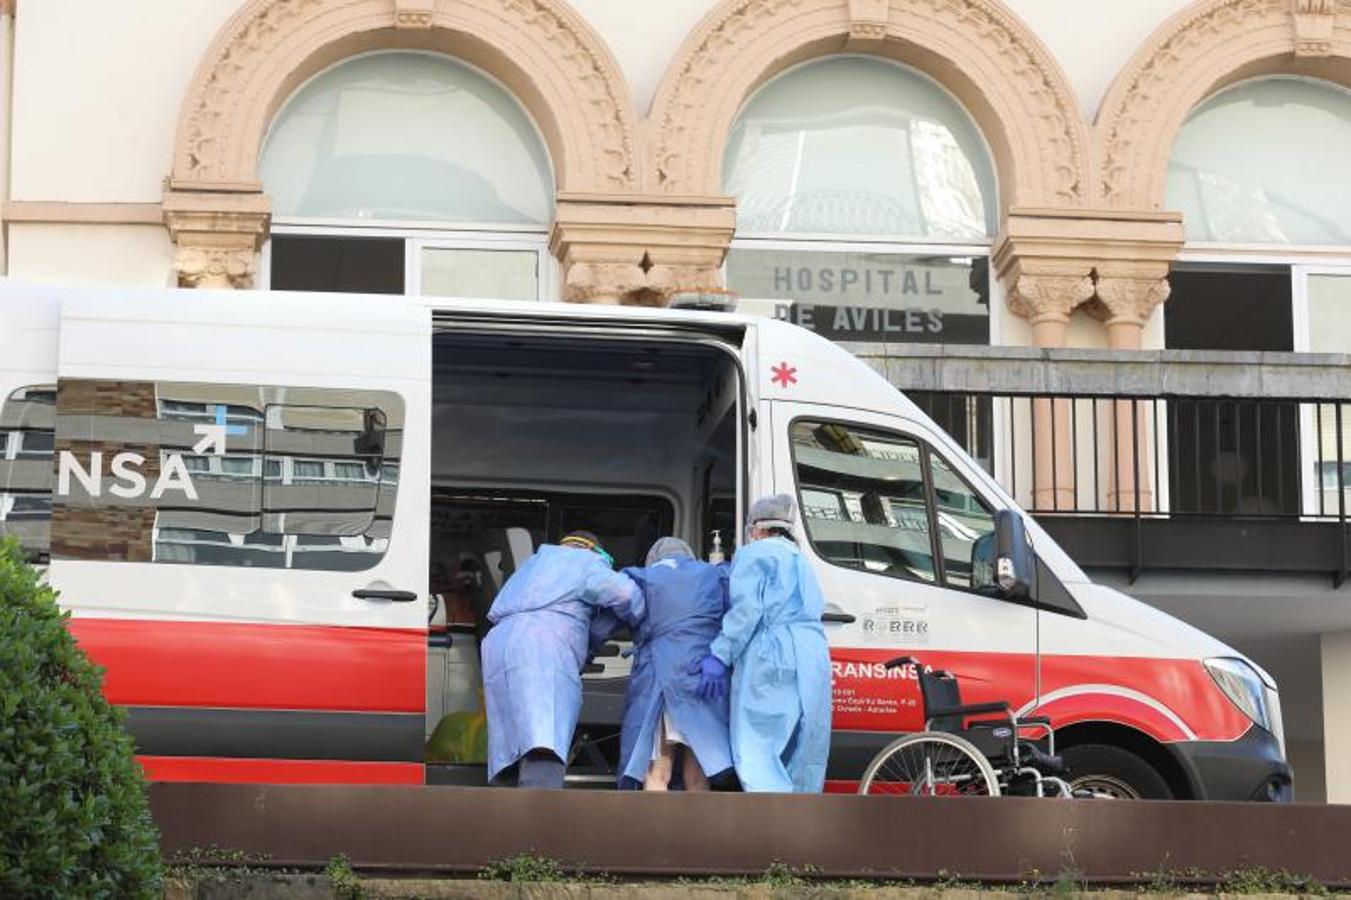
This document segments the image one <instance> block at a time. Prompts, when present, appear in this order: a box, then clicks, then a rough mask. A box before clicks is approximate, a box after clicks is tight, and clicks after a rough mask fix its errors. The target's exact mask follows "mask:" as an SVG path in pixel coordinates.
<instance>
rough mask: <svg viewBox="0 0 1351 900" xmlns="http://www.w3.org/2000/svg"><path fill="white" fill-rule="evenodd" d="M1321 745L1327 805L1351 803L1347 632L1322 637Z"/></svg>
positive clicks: (1350, 644) (1350, 637)
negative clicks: (1324, 750)
mask: <svg viewBox="0 0 1351 900" xmlns="http://www.w3.org/2000/svg"><path fill="white" fill-rule="evenodd" d="M1322 651H1323V652H1322V656H1323V742H1324V744H1325V745H1326V746H1328V747H1334V748H1337V751H1338V752H1334V753H1329V754H1327V759H1326V760H1325V761H1324V771H1325V772H1326V775H1327V798H1328V802H1329V803H1351V753H1347V752H1346V750H1345V748H1347V747H1351V716H1349V715H1347V711H1348V710H1351V631H1340V632H1336V633H1333V634H1325V635H1323V647H1322Z"/></svg>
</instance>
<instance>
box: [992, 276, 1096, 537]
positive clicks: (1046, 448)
mask: <svg viewBox="0 0 1351 900" xmlns="http://www.w3.org/2000/svg"><path fill="white" fill-rule="evenodd" d="M1027 268H1028V267H1026V266H1022V265H1020V266H1018V268H1017V273H1016V276H1015V277H1014V278H1013V279H1012V280H1011V283H1010V285H1009V291H1008V304H1009V308H1010V309H1011V310H1012V311H1013V312H1015V313H1017V314H1018V315H1020V316H1022V317H1023V318H1025V319H1027V320H1028V322H1030V323H1031V325H1032V343H1033V344H1034V345H1035V346H1037V347H1046V348H1054V347H1064V346H1065V334H1066V331H1067V329H1068V328H1069V321H1070V314H1071V313H1072V312H1073V311H1074V309H1075V308H1076V307H1077V306H1079V305H1080V304H1081V303H1083V302H1085V301H1086V300H1088V299H1089V298H1090V297H1092V296H1093V279H1092V278H1091V277H1090V276H1089V270H1088V267H1087V266H1085V265H1082V264H1080V263H1064V264H1058V265H1050V264H1044V265H1040V266H1037V267H1036V268H1034V269H1032V270H1031V271H1026V269H1027ZM1070 403H1071V401H1070V400H1065V399H1061V400H1045V399H1038V400H1033V401H1032V444H1031V446H1030V447H1029V448H1028V449H1029V451H1031V452H1033V458H1032V509H1033V510H1034V511H1036V512H1056V511H1062V510H1063V511H1065V512H1070V511H1072V510H1073V509H1074V508H1075V484H1076V478H1075V475H1076V473H1075V471H1074V451H1073V441H1074V439H1075V437H1074V434H1073V433H1072V429H1071V423H1072V422H1073V420H1074V416H1073V412H1072V410H1071V408H1070Z"/></svg>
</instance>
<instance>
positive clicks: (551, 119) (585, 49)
mask: <svg viewBox="0 0 1351 900" xmlns="http://www.w3.org/2000/svg"><path fill="white" fill-rule="evenodd" d="M377 49H379V50H383V49H421V50H433V51H438V52H442V53H446V54H447V55H450V56H454V57H456V58H458V59H461V60H463V61H465V62H467V63H470V64H472V65H475V66H478V67H479V68H481V69H483V70H484V71H486V72H488V73H489V74H491V75H493V76H494V77H495V78H497V79H498V80H499V81H501V82H502V83H503V84H505V85H506V86H507V88H508V89H509V90H510V91H512V93H513V94H515V96H516V97H517V99H518V100H520V102H521V103H522V104H523V105H524V106H525V108H526V109H527V111H528V112H529V113H530V115H531V117H532V118H533V119H534V121H535V123H536V125H537V126H538V127H539V129H540V131H541V133H542V134H543V137H544V140H545V143H546V144H547V145H548V147H549V151H550V154H551V155H552V157H553V164H554V169H555V172H554V174H555V180H556V182H557V184H558V188H559V190H560V191H626V190H632V188H633V186H634V185H635V184H636V180H637V174H638V147H637V138H636V134H637V125H636V116H635V114H634V111H633V108H632V100H631V97H630V94H629V90H628V88H627V86H626V85H625V83H624V79H623V77H622V76H621V74H620V72H619V67H618V65H617V64H616V63H615V61H614V58H613V57H612V56H611V54H610V52H609V50H608V49H607V48H606V47H605V45H604V44H603V43H602V41H601V39H600V38H599V37H598V36H597V35H596V34H595V33H594V32H593V31H592V30H591V28H590V26H589V25H587V24H586V23H585V22H584V21H583V20H582V18H581V17H580V16H578V15H577V14H576V13H575V12H573V11H572V9H571V8H570V7H569V6H568V5H567V4H566V2H564V0H500V2H495V3H461V2H451V0H249V2H248V3H246V4H245V5H244V7H243V8H242V9H240V10H239V12H237V13H236V14H235V15H234V17H233V18H231V19H230V21H229V22H227V23H226V25H225V26H224V27H223V28H222V29H221V31H220V32H219V33H218V34H217V36H216V40H215V42H214V43H213V44H212V45H211V48H210V49H209V50H208V51H207V54H206V56H205V57H204V58H203V60H202V63H201V65H200V66H199V67H198V70H197V73H196V75H195V77H194V78H193V81H192V84H191V86H190V87H189V89H188V92H187V96H186V97H185V99H184V101H183V106H182V108H181V110H180V113H179V122H178V129H177V135H176V138H175V147H174V155H173V172H172V175H171V187H173V188H175V189H183V190H189V191H203V190H205V191H211V190H224V191H245V192H247V191H258V190H260V186H259V185H258V182H257V174H256V169H257V163H258V154H259V149H260V147H261V144H262V141H263V138H264V136H265V134H266V131H267V128H268V126H269V124H270V123H271V121H272V118H273V116H274V115H275V114H276V112H277V110H278V108H279V107H280V106H281V104H282V103H283V102H285V100H286V99H287V98H288V97H289V96H290V95H291V94H292V93H293V92H294V90H295V89H296V88H297V87H298V86H299V85H300V84H301V83H303V82H304V81H305V80H306V79H307V78H309V77H310V76H312V75H314V74H315V73H316V72H318V71H320V70H321V69H323V68H325V67H327V66H330V65H332V64H334V63H336V62H339V61H341V60H342V59H345V58H347V57H349V56H352V55H354V54H356V53H361V52H365V51H370V50H377Z"/></svg>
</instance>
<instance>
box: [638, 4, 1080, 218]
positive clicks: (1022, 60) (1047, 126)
mask: <svg viewBox="0 0 1351 900" xmlns="http://www.w3.org/2000/svg"><path fill="white" fill-rule="evenodd" d="M840 52H851V53H869V54H874V55H877V56H881V57H886V58H890V59H894V60H897V61H899V62H902V63H905V64H907V65H910V66H912V67H914V68H916V69H919V70H920V71H922V72H924V73H925V74H927V75H929V76H930V77H932V78H934V79H935V80H936V81H938V82H939V83H940V84H942V85H943V86H944V87H946V88H947V89H948V90H949V91H951V92H952V93H953V94H954V95H956V96H957V98H958V99H959V100H960V101H961V102H962V103H963V105H964V106H965V107H966V109H967V111H968V112H969V113H970V114H971V115H972V117H973V118H974V119H975V121H976V124H977V125H978V126H979V128H980V129H981V131H982V132H983V133H984V135H985V137H986V140H987V141H988V142H989V144H990V147H991V150H992V153H993V156H994V163H995V169H996V173H997V176H998V179H999V184H1000V196H1001V204H1002V206H1003V207H1004V210H1005V211H1006V210H1007V209H1008V208H1009V207H1011V206H1016V205H1022V206H1036V207H1047V206H1053V207H1073V206H1077V205H1080V204H1081V203H1082V202H1083V198H1084V194H1085V190H1086V186H1087V183H1088V176H1087V153H1086V146H1087V143H1088V135H1087V128H1086V126H1085V125H1084V123H1083V120H1082V116H1081V115H1080V114H1079V111H1078V107H1077V103H1076V100H1075V97H1074V94H1073V92H1072V91H1071V90H1070V87H1069V84H1068V81H1067V79H1066V78H1065V76H1064V74H1063V72H1062V71H1061V70H1060V68H1059V66H1058V65H1057V63H1056V62H1055V60H1054V58H1053V57H1052V56H1051V54H1050V52H1049V51H1048V50H1047V49H1046V48H1045V47H1044V46H1043V45H1042V44H1041V42H1040V40H1039V39H1038V38H1037V37H1036V36H1035V35H1034V34H1033V33H1032V32H1031V30H1030V29H1029V28H1028V27H1027V26H1026V25H1025V24H1023V23H1022V22H1021V21H1020V20H1019V19H1018V17H1017V16H1015V15H1014V14H1013V13H1012V12H1010V11H1009V10H1008V9H1007V8H1006V7H1004V5H1003V4H1002V3H1000V2H998V0H722V2H721V3H720V4H719V5H718V6H717V7H715V8H714V9H713V11H712V12H711V13H709V15H708V16H707V17H705V18H704V20H703V22H702V23H701V24H700V25H699V27H698V28H697V29H696V30H695V31H694V33H693V34H691V36H690V37H689V39H688V40H687V41H686V42H685V44H684V46H683V47H682V48H681V50H680V52H679V53H678V54H677V55H676V58H675V60H674V61H673V63H672V65H671V67H670V68H669V69H668V70H667V73H666V75H665V77H664V79H663V81H662V83H661V86H660V87H659V89H658V91H657V95H656V99H655V101H654V103H653V108H652V114H651V117H650V119H649V121H648V123H647V127H648V128H649V129H650V131H649V150H648V154H647V166H646V169H645V178H646V182H647V185H646V186H647V188H648V189H649V190H651V191H654V192H659V193H668V194H683V195H703V196H711V195H718V194H721V193H722V154H723V148H724V144H725V143H726V139H727V135H728V132H729V130H730V129H731V126H732V123H733V121H734V120H735V117H736V115H737V112H738V111H739V110H740V109H741V107H742V105H743V104H744V103H745V101H746V99H747V98H748V97H749V96H750V95H751V93H752V92H754V91H755V89H756V88H758V87H759V86H761V85H762V84H764V83H765V82H766V81H768V80H769V79H771V78H773V77H774V76H775V75H777V74H779V73H780V72H783V71H784V70H785V69H787V68H788V67H790V66H792V65H795V64H797V63H799V62H803V61H805V60H809V59H813V58H817V57H821V56H827V55H830V54H833V53H840Z"/></svg>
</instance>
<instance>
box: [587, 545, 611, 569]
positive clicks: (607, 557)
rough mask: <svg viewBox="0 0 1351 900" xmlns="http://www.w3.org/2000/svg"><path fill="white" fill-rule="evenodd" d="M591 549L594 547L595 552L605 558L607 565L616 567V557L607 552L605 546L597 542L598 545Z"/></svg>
mask: <svg viewBox="0 0 1351 900" xmlns="http://www.w3.org/2000/svg"><path fill="white" fill-rule="evenodd" d="M591 549H592V550H593V551H595V553H596V554H597V555H598V556H599V557H600V558H601V559H603V560H605V564H606V565H608V566H609V567H610V568H612V569H613V568H614V567H615V558H614V557H613V556H611V555H610V554H608V553H606V552H605V550H604V548H602V547H601V546H600V545H599V544H597V545H596V546H594V547H592V548H591Z"/></svg>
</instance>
